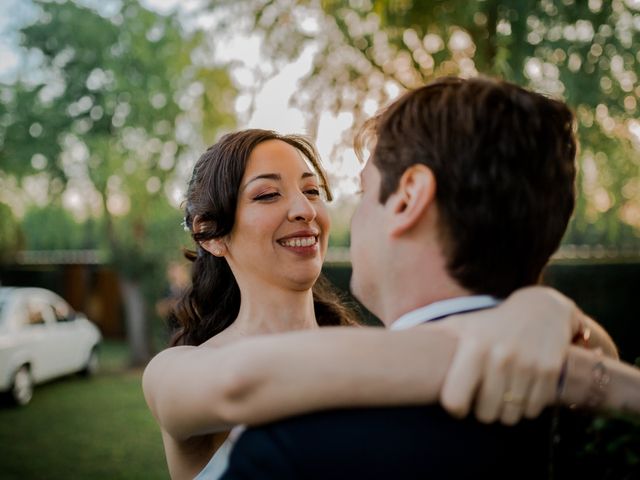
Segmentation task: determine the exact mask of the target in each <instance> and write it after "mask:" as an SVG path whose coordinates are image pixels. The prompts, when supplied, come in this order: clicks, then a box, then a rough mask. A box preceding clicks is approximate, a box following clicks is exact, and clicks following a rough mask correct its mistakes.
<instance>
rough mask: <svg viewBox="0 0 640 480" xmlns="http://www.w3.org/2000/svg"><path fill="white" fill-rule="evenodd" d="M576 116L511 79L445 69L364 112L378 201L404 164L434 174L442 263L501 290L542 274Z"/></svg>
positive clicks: (489, 290)
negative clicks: (368, 115) (375, 110)
mask: <svg viewBox="0 0 640 480" xmlns="http://www.w3.org/2000/svg"><path fill="white" fill-rule="evenodd" d="M573 128H574V117H573V114H572V113H571V111H570V110H569V109H568V107H567V106H566V105H565V104H564V103H563V102H560V101H558V100H553V99H551V98H547V97H545V96H543V95H540V94H537V93H534V92H531V91H528V90H525V89H523V88H521V87H518V86H516V85H513V84H510V83H508V82H504V81H499V80H492V79H487V78H473V79H468V80H465V79H460V78H444V79H440V80H438V81H435V82H434V83H431V84H429V85H427V86H424V87H422V88H419V89H417V90H413V91H411V92H408V93H407V94H405V95H404V96H403V97H401V98H400V99H399V100H397V101H396V102H394V103H393V104H391V105H390V106H389V107H388V108H387V109H386V110H384V111H383V112H382V113H380V114H378V115H377V116H376V117H374V118H373V119H371V121H370V122H369V125H368V129H365V130H364V131H363V132H362V133H361V138H360V139H359V140H360V141H361V140H362V135H365V136H366V134H367V132H369V133H372V134H373V136H374V139H375V147H374V150H373V155H372V159H373V162H374V164H375V165H376V167H377V168H378V169H379V170H380V174H381V184H380V202H381V203H385V202H386V200H387V198H388V197H389V195H391V194H392V193H393V192H394V191H396V189H397V187H398V182H399V179H400V177H401V176H402V174H403V173H404V171H405V170H406V169H407V168H408V167H410V166H411V165H414V164H424V165H426V166H428V167H429V168H430V169H431V170H432V171H433V173H434V175H435V178H436V189H437V190H436V203H437V206H438V211H439V216H440V217H439V218H440V225H439V227H440V232H441V235H442V240H443V242H442V243H443V245H444V247H445V255H446V257H447V269H448V271H449V274H450V275H451V276H452V277H453V278H454V279H456V280H457V281H458V282H459V283H460V285H462V286H463V287H465V288H468V289H469V290H471V291H474V292H476V293H486V294H491V295H496V296H498V297H505V296H507V295H508V294H510V293H511V292H512V291H514V290H516V289H517V288H519V287H522V286H525V285H531V284H535V283H537V282H538V281H539V278H540V275H541V272H542V269H543V268H544V266H545V264H546V263H547V262H548V260H549V257H550V256H551V255H552V254H553V252H554V251H555V250H556V249H557V248H558V245H559V243H560V240H561V238H562V236H563V234H564V232H565V229H566V227H567V223H568V221H569V217H570V216H571V213H572V211H573V208H574V203H575V198H574V197H575V188H574V182H575V173H576V169H575V155H576V140H575V136H574V131H573Z"/></svg>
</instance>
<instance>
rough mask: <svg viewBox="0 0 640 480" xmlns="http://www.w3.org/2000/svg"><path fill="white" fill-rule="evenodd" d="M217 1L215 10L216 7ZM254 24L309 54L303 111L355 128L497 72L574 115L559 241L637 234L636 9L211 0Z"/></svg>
mask: <svg viewBox="0 0 640 480" xmlns="http://www.w3.org/2000/svg"><path fill="white" fill-rule="evenodd" d="M221 5H222V6H221ZM210 8H215V9H218V10H219V9H221V8H222V9H223V11H227V12H229V14H230V15H233V16H236V17H237V16H238V15H240V13H239V12H241V13H242V14H243V15H245V16H249V17H250V18H252V19H253V20H252V23H251V25H250V27H249V28H252V29H257V30H258V31H261V32H262V34H263V36H264V39H265V44H266V47H265V51H266V53H267V54H268V55H271V56H273V57H275V58H276V59H280V60H282V59H293V58H296V57H297V56H298V55H299V53H300V52H301V50H302V49H303V48H304V47H305V45H313V46H314V47H315V48H316V54H315V60H314V63H313V67H312V70H311V72H310V73H309V75H307V76H306V78H305V79H304V80H303V82H302V85H301V86H300V89H299V90H298V91H297V92H296V95H295V96H294V97H292V102H293V103H294V104H296V105H298V106H299V107H300V108H301V110H302V111H305V112H308V115H309V124H310V125H312V130H313V125H314V124H315V122H317V118H318V113H319V112H322V111H325V110H327V109H329V110H332V111H334V112H336V113H337V112H341V111H347V112H353V115H354V122H353V128H352V129H351V130H350V131H349V132H347V135H345V140H346V143H348V142H349V141H350V138H352V135H353V131H354V130H355V129H357V128H358V127H359V126H360V125H361V124H362V122H363V120H364V118H365V117H367V116H369V115H371V114H372V113H373V112H374V111H375V110H376V109H377V108H379V107H381V106H384V105H385V104H387V103H388V102H389V100H390V99H391V98H392V97H394V96H395V95H397V94H398V93H399V92H402V91H403V90H405V89H410V88H415V87H417V86H419V85H422V84H424V83H425V82H428V81H430V80H432V79H434V78H437V77H440V76H443V75H462V76H473V75H477V74H487V75H494V76H501V77H503V78H506V79H509V80H512V81H515V82H516V83H519V84H523V85H527V86H530V87H532V88H534V89H536V90H538V91H542V92H544V93H548V94H551V95H554V96H562V97H564V98H565V99H566V101H567V102H568V103H569V104H570V105H571V106H572V107H573V108H574V110H575V111H576V114H577V119H578V123H579V130H578V132H579V137H580V141H581V144H582V150H581V153H580V158H579V160H580V166H581V168H580V171H579V177H578V187H579V192H580V195H579V198H578V205H577V209H576V214H575V219H574V221H573V222H572V224H571V226H570V228H569V232H568V234H567V236H566V237H565V242H568V243H589V244H605V245H607V246H611V247H622V246H625V245H628V244H633V245H637V244H638V237H639V236H640V122H639V121H638V120H637V117H638V108H639V105H638V99H639V97H640V86H638V76H639V75H640V53H638V52H640V48H639V47H640V39H639V35H640V4H639V3H638V2H637V1H634V0H611V1H603V0H589V1H588V2H587V1H576V0H562V1H560V0H555V1H554V0H482V1H476V2H468V1H464V0H432V1H428V2H427V1H419V0H402V1H399V0H350V1H344V0H262V1H257V2H256V1H244V2H236V3H234V4H229V3H228V2H218V1H216V2H210Z"/></svg>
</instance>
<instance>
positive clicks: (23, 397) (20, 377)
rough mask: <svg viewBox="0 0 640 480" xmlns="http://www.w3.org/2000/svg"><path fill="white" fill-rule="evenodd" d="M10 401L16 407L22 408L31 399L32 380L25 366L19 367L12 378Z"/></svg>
mask: <svg viewBox="0 0 640 480" xmlns="http://www.w3.org/2000/svg"><path fill="white" fill-rule="evenodd" d="M10 393H11V399H12V400H13V402H14V403H15V404H16V405H19V406H23V405H26V404H27V403H29V402H30V401H31V399H32V398H33V378H31V372H30V371H29V367H27V366H26V365H23V366H21V367H20V368H19V369H18V371H17V372H16V373H15V375H14V376H13V384H12V385H11V392H10Z"/></svg>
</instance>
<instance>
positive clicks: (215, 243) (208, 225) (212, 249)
mask: <svg viewBox="0 0 640 480" xmlns="http://www.w3.org/2000/svg"><path fill="white" fill-rule="evenodd" d="M212 228H213V223H212V222H207V221H203V220H202V218H201V217H200V215H196V216H195V217H194V219H193V231H194V232H196V233H200V232H205V231H207V230H209V229H212ZM200 246H201V247H202V248H204V249H205V250H206V251H207V252H209V253H210V254H211V255H214V256H216V257H224V255H225V253H227V245H226V243H225V242H224V239H223V238H212V239H211V240H203V241H201V242H200Z"/></svg>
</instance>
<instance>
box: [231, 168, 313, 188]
mask: <svg viewBox="0 0 640 480" xmlns="http://www.w3.org/2000/svg"><path fill="white" fill-rule="evenodd" d="M310 177H313V178H316V177H317V175H316V174H315V173H312V172H304V173H303V174H302V175H301V177H300V178H301V179H305V178H310ZM265 179H266V180H275V181H277V182H279V181H281V180H282V175H280V174H279V173H261V174H260V175H256V176H255V177H252V178H251V179H250V180H249V181H247V183H245V184H244V186H243V187H242V189H243V190H244V189H245V188H247V187H248V186H249V184H250V183H251V182H255V181H256V180H265Z"/></svg>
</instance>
